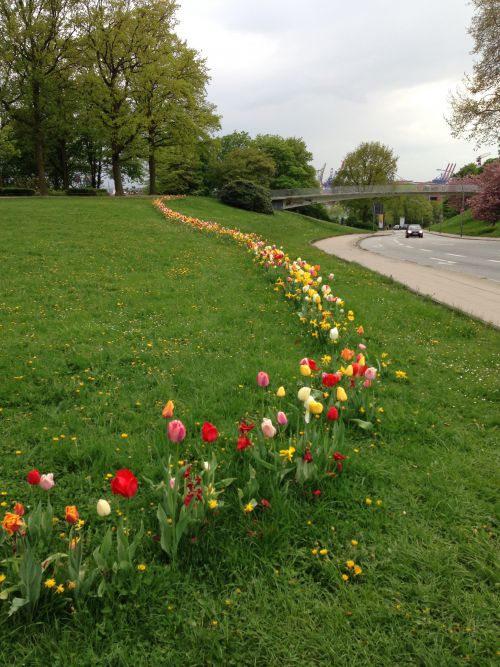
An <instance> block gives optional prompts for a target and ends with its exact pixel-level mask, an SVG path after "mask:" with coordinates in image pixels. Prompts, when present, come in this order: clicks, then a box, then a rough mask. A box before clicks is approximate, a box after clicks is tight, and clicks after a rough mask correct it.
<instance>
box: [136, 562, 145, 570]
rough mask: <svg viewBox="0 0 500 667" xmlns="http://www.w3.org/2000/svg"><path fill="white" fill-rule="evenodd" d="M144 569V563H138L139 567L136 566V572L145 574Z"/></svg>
mask: <svg viewBox="0 0 500 667" xmlns="http://www.w3.org/2000/svg"><path fill="white" fill-rule="evenodd" d="M146 569H147V565H145V563H139V565H138V566H137V570H138V572H145V571H146Z"/></svg>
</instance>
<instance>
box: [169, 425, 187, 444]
mask: <svg viewBox="0 0 500 667" xmlns="http://www.w3.org/2000/svg"><path fill="white" fill-rule="evenodd" d="M167 435H168V439H169V440H170V441H171V442H182V441H183V440H184V438H185V437H186V427H185V426H184V424H183V423H182V422H181V420H180V419H174V420H172V421H171V422H170V423H169V425H168V430H167Z"/></svg>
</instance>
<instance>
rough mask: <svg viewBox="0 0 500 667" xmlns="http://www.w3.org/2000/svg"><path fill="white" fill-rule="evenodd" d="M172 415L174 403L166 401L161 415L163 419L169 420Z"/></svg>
mask: <svg viewBox="0 0 500 667" xmlns="http://www.w3.org/2000/svg"><path fill="white" fill-rule="evenodd" d="M173 414H174V402H173V401H167V404H166V405H165V407H164V408H163V412H162V413H161V416H162V417H165V419H170V417H172V415H173Z"/></svg>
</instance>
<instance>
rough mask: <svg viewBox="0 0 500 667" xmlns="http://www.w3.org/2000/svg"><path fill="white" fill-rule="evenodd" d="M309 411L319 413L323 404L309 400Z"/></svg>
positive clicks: (314, 413)
mask: <svg viewBox="0 0 500 667" xmlns="http://www.w3.org/2000/svg"><path fill="white" fill-rule="evenodd" d="M309 412H311V413H312V414H313V415H320V414H321V413H322V412H323V404H322V403H319V402H318V401H311V402H310V403H309Z"/></svg>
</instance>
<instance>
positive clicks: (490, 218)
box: [470, 160, 500, 225]
mask: <svg viewBox="0 0 500 667" xmlns="http://www.w3.org/2000/svg"><path fill="white" fill-rule="evenodd" d="M480 185H481V192H479V193H478V194H477V195H474V197H472V199H471V200H470V204H471V208H472V213H473V215H474V217H475V218H477V219H478V220H485V221H486V222H489V223H490V224H492V225H495V224H496V223H497V222H498V221H500V160H497V161H496V162H493V163H492V164H489V165H487V166H486V167H485V169H484V172H483V173H482V175H481V177H480Z"/></svg>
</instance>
